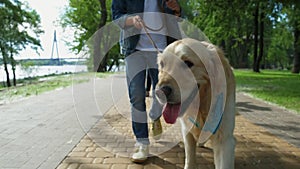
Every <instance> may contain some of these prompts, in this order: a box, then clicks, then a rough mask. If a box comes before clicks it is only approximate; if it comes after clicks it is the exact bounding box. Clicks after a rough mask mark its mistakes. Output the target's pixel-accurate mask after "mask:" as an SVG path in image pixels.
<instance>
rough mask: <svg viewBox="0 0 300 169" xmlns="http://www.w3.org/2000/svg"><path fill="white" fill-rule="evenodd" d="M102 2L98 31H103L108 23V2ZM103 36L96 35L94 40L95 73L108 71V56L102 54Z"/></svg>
mask: <svg viewBox="0 0 300 169" xmlns="http://www.w3.org/2000/svg"><path fill="white" fill-rule="evenodd" d="M99 2H100V11H101V18H100V22H99V25H98V29H101V28H102V27H103V26H104V25H105V24H106V21H107V8H106V0H99ZM101 38H102V37H101V35H100V34H99V33H96V35H95V39H94V71H95V72H104V71H106V59H105V58H106V57H107V55H106V54H105V55H104V56H102V55H103V54H101V51H100V48H101V46H100V45H101Z"/></svg>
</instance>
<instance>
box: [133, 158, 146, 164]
mask: <svg viewBox="0 0 300 169" xmlns="http://www.w3.org/2000/svg"><path fill="white" fill-rule="evenodd" d="M147 159H148V158H145V159H133V158H130V160H131V161H132V162H134V163H138V164H141V163H144V162H145V161H146V160H147Z"/></svg>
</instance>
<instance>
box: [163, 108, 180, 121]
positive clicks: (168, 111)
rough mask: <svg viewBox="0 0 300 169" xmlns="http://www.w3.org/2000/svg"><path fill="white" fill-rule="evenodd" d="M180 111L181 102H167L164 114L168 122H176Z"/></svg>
mask: <svg viewBox="0 0 300 169" xmlns="http://www.w3.org/2000/svg"><path fill="white" fill-rule="evenodd" d="M179 112H180V103H179V104H169V103H167V104H166V105H165V106H164V108H163V116H164V119H165V121H166V122H167V123H169V124H174V123H175V122H176V119H177V117H178V115H179Z"/></svg>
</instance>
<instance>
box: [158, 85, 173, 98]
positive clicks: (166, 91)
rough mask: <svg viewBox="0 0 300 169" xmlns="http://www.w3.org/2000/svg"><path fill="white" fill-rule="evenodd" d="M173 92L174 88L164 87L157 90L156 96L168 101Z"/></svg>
mask: <svg viewBox="0 0 300 169" xmlns="http://www.w3.org/2000/svg"><path fill="white" fill-rule="evenodd" d="M171 92H172V88H171V87H169V86H163V87H161V88H159V89H157V90H155V95H156V97H157V98H159V99H160V100H164V101H167V99H168V97H169V96H170V94H171Z"/></svg>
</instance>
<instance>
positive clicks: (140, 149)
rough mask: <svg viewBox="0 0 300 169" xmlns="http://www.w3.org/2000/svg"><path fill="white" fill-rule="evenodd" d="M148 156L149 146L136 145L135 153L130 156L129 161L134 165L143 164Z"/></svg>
mask: <svg viewBox="0 0 300 169" xmlns="http://www.w3.org/2000/svg"><path fill="white" fill-rule="evenodd" d="M148 155H149V146H148V145H143V144H137V145H136V150H135V153H134V154H133V155H132V158H131V161H132V162H134V163H143V162H145V161H146V160H147V158H148Z"/></svg>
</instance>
